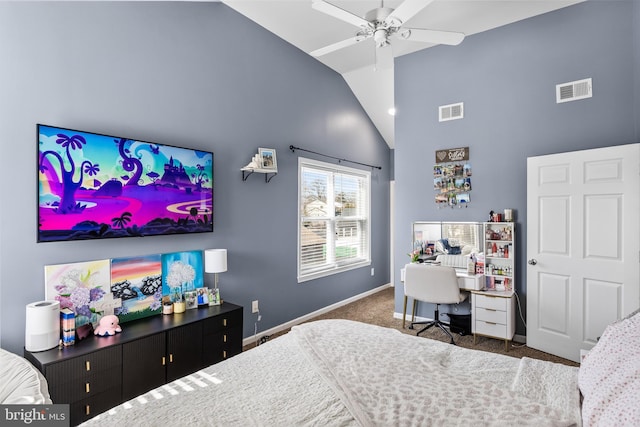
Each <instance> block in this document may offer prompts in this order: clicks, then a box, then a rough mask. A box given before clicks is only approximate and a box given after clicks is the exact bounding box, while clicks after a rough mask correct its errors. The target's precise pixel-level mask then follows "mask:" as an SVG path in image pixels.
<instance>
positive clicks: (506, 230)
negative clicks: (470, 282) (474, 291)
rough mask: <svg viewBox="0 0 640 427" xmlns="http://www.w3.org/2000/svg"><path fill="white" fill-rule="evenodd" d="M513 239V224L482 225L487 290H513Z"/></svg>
mask: <svg viewBox="0 0 640 427" xmlns="http://www.w3.org/2000/svg"><path fill="white" fill-rule="evenodd" d="M515 239H516V233H515V223H513V222H485V223H484V258H485V266H484V276H485V278H486V284H485V286H486V289H487V290H489V291H512V290H514V289H515V288H514V280H515V265H516V264H515V258H516V240H515Z"/></svg>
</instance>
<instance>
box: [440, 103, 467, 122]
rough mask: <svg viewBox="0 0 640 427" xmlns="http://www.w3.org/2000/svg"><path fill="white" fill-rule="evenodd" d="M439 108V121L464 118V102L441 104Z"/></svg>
mask: <svg viewBox="0 0 640 427" xmlns="http://www.w3.org/2000/svg"><path fill="white" fill-rule="evenodd" d="M438 109H439V113H440V116H439V120H438V121H440V122H446V121H448V120H457V119H462V118H464V102H459V103H457V104H449V105H441V106H440V107H438Z"/></svg>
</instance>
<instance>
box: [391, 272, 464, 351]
mask: <svg viewBox="0 0 640 427" xmlns="http://www.w3.org/2000/svg"><path fill="white" fill-rule="evenodd" d="M467 296H468V293H467V292H462V291H460V288H459V287H458V277H457V276H456V271H455V270H454V269H453V268H452V267H443V266H438V265H423V264H407V265H406V267H405V276H404V312H403V316H402V327H403V328H404V323H405V318H406V316H407V298H413V306H412V309H411V325H409V329H413V325H419V324H423V325H425V327H424V328H422V329H421V330H420V331H418V333H417V334H416V335H419V334H420V333H422V332H424V331H426V330H427V329H429V328H430V327H432V326H438V327H439V328H440V329H442V330H443V331H444V332H445V333H446V334H447V335H449V338H451V344H455V342H454V341H453V336H452V335H451V333H450V332H449V331H448V330H447V329H445V326H449V324H448V323H444V322H441V321H440V304H459V303H461V302H462V301H464V300H465V299H467ZM416 300H419V301H425V302H430V303H433V304H435V305H436V310H435V315H434V320H431V321H426V322H414V321H413V320H414V318H415V314H416Z"/></svg>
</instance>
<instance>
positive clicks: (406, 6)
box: [385, 0, 433, 25]
mask: <svg viewBox="0 0 640 427" xmlns="http://www.w3.org/2000/svg"><path fill="white" fill-rule="evenodd" d="M432 1H433V0H404V2H402V4H400V6H398V8H397V9H395V10H394V11H393V12H391V14H390V15H389V16H387V19H385V21H387V22H389V23H391V22H394V21H400V22H399V23H397V24H398V25H399V24H404V23H405V22H407V21H408V20H409V19H411V18H413V17H414V16H415V15H416V14H417V13H418V12H420V11H421V10H422V9H424V8H425V7H427V6H428V5H429V4H430V3H431V2H432Z"/></svg>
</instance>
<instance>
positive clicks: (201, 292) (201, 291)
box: [196, 288, 209, 307]
mask: <svg viewBox="0 0 640 427" xmlns="http://www.w3.org/2000/svg"><path fill="white" fill-rule="evenodd" d="M196 295H197V297H196V299H197V301H198V307H209V289H208V288H197V289H196Z"/></svg>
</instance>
